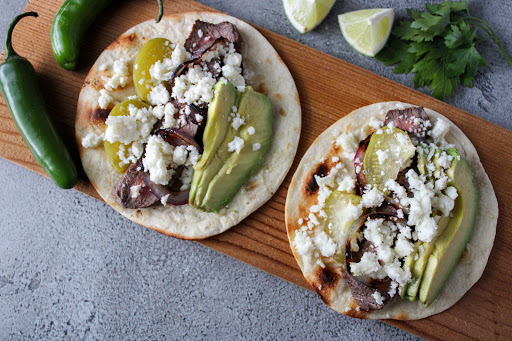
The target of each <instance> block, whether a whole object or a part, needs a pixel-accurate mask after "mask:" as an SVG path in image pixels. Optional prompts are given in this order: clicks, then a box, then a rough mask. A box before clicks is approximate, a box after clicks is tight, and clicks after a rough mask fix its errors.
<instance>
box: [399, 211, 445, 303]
mask: <svg viewBox="0 0 512 341" xmlns="http://www.w3.org/2000/svg"><path fill="white" fill-rule="evenodd" d="M450 220H451V217H449V216H442V217H441V219H439V222H438V223H437V234H438V236H440V235H441V234H442V233H443V232H444V230H446V227H448V224H449V222H450ZM436 239H437V238H436ZM436 239H434V240H432V241H430V242H428V243H423V242H422V241H417V242H416V245H415V250H417V251H420V246H421V245H422V246H423V252H418V259H417V260H416V261H415V262H414V265H413V266H412V267H411V268H410V270H411V274H412V278H413V281H412V282H411V283H409V285H408V286H407V290H406V292H405V293H404V296H405V294H407V298H408V299H409V300H410V301H415V300H416V298H417V295H418V289H419V287H420V283H421V279H422V278H423V273H424V271H425V267H426V266H427V261H428V259H429V256H430V255H431V254H432V251H433V250H434V246H435V241H436ZM413 257H414V255H413ZM406 263H407V259H406Z"/></svg>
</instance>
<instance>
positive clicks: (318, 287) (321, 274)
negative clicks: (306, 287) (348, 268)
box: [311, 266, 341, 306]
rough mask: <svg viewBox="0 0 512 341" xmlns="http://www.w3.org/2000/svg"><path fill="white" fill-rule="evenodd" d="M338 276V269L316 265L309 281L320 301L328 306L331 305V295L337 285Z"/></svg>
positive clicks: (339, 276) (339, 274)
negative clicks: (312, 278) (313, 275)
mask: <svg viewBox="0 0 512 341" xmlns="http://www.w3.org/2000/svg"><path fill="white" fill-rule="evenodd" d="M340 278H341V273H340V271H339V270H336V269H333V268H331V267H329V266H326V267H325V268H322V267H317V269H316V270H315V278H314V280H313V281H312V282H311V285H312V286H313V289H315V291H316V293H317V294H318V296H320V298H321V299H322V301H324V303H325V304H327V305H329V306H330V305H331V297H332V295H333V294H334V291H335V290H336V287H337V286H338V282H339V280H340Z"/></svg>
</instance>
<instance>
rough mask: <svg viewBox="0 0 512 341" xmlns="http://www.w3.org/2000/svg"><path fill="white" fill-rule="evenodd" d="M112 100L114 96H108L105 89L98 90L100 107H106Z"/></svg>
mask: <svg viewBox="0 0 512 341" xmlns="http://www.w3.org/2000/svg"><path fill="white" fill-rule="evenodd" d="M112 102H114V98H113V97H112V96H110V94H109V93H108V91H107V90H105V89H101V90H100V97H99V98H98V104H99V106H100V108H101V109H107V107H108V105H109V104H110V103H112Z"/></svg>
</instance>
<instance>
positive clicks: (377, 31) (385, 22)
mask: <svg viewBox="0 0 512 341" xmlns="http://www.w3.org/2000/svg"><path fill="white" fill-rule="evenodd" d="M394 18H395V10H394V9H392V8H384V9H378V8H374V9H366V10H360V11H355V12H348V13H344V14H340V15H339V16H338V22H339V25H340V28H341V33H342V34H343V37H344V38H345V40H346V41H347V42H348V43H349V44H350V45H351V46H352V47H353V48H354V49H355V50H356V51H358V52H360V53H362V54H364V55H367V56H370V57H374V56H375V55H376V54H377V53H378V52H379V51H380V50H382V48H383V47H384V45H386V42H387V41H388V38H389V35H390V33H391V28H392V26H393V21H394Z"/></svg>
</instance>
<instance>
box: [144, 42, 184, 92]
mask: <svg viewBox="0 0 512 341" xmlns="http://www.w3.org/2000/svg"><path fill="white" fill-rule="evenodd" d="M191 57H192V56H191V55H190V53H188V52H187V50H185V47H183V45H179V44H177V45H175V47H174V50H173V51H172V54H171V58H164V59H163V60H159V61H157V62H156V63H155V64H153V65H151V66H150V68H149V74H150V76H151V82H152V83H154V84H159V83H161V82H168V81H170V80H171V78H172V74H173V72H174V70H176V68H177V67H178V66H179V65H180V64H181V63H183V62H186V61H187V60H189V59H190V58H191Z"/></svg>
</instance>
